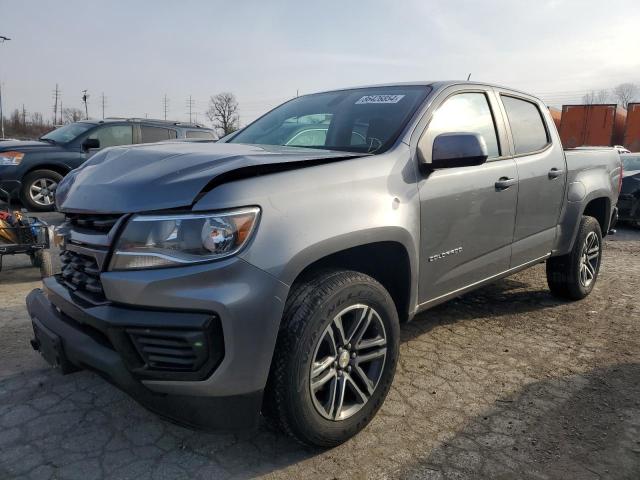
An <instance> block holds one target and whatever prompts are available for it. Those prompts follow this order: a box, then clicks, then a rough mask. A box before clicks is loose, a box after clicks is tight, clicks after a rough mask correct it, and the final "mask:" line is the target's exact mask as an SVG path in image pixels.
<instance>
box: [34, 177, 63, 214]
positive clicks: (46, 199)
mask: <svg viewBox="0 0 640 480" xmlns="http://www.w3.org/2000/svg"><path fill="white" fill-rule="evenodd" d="M57 187H58V182H56V181H55V180H52V179H50V178H38V179H36V180H34V181H33V183H31V185H29V196H30V197H31V200H32V201H33V202H34V203H36V204H37V205H41V206H43V207H49V206H51V205H53V203H54V201H55V196H54V194H55V191H56V188H57Z"/></svg>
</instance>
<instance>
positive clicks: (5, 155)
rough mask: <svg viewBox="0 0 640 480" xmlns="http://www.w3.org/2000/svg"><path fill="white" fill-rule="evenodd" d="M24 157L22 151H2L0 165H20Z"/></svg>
mask: <svg viewBox="0 0 640 480" xmlns="http://www.w3.org/2000/svg"><path fill="white" fill-rule="evenodd" d="M23 158H24V153H22V152H0V165H20V162H21V161H22V159H23Z"/></svg>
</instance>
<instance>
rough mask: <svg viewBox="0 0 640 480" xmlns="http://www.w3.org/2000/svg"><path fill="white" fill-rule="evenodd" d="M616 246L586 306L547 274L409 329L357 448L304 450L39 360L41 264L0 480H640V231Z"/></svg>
mask: <svg viewBox="0 0 640 480" xmlns="http://www.w3.org/2000/svg"><path fill="white" fill-rule="evenodd" d="M619 233H620V235H618V236H616V237H613V238H612V239H611V240H608V241H607V242H606V250H605V253H604V264H603V267H602V270H601V273H600V278H599V280H598V284H597V286H596V288H595V290H594V292H593V293H592V294H591V296H590V297H588V298H587V299H586V300H584V301H582V302H578V303H566V302H560V301H558V300H556V299H554V298H553V297H551V296H550V295H549V293H548V291H547V288H546V283H545V279H544V268H543V266H542V265H540V266H537V267H535V268H533V269H531V270H528V271H525V272H522V273H520V274H518V275H515V276H513V277H511V278H509V279H506V280H502V281H499V282H497V283H495V284H493V285H490V286H488V287H485V288H483V289H481V290H479V291H477V292H474V293H471V294H468V295H465V296H464V297H461V298H459V299H457V300H454V301H451V302H449V303H447V304H445V305H442V306H440V307H437V308H435V309H433V310H431V311H429V312H426V313H425V314H422V315H420V316H419V317H417V318H416V319H415V320H414V321H413V322H411V323H409V324H407V325H404V326H403V327H402V347H401V355H400V362H399V366H398V372H397V374H396V379H395V381H394V384H393V387H392V390H391V392H390V394H389V397H388V398H387V401H386V402H385V404H384V406H383V408H382V410H381V411H380V413H379V414H378V416H377V417H376V418H375V419H374V421H373V422H372V423H371V424H370V425H369V427H368V428H367V429H366V430H365V431H364V432H362V433H361V434H360V435H358V436H357V437H356V438H355V439H353V440H351V441H349V442H347V443H346V444H344V445H342V446H340V447H338V448H335V449H333V450H329V451H318V450H313V449H307V448H302V447H300V446H299V445H297V444H295V443H293V442H292V441H290V440H289V439H288V438H286V437H285V436H283V435H281V434H280V433H278V432H276V431H273V430H271V429H270V428H269V427H268V426H267V425H263V426H261V427H260V428H259V429H258V430H257V431H252V432H244V433H242V434H205V433H201V432H195V431H192V430H188V429H185V428H181V427H178V426H175V425H172V424H170V423H167V422H165V421H162V420H159V419H158V418H157V417H156V416H155V415H153V414H151V413H149V412H147V411H146V410H144V409H143V408H142V407H140V406H138V405H137V404H136V403H135V402H134V401H132V400H131V399H130V398H129V397H128V396H127V395H125V394H123V393H121V392H120V391H118V390H117V389H115V388H114V387H112V386H111V385H109V384H108V383H106V382H105V381H104V380H102V379H101V378H99V377H97V376H96V375H94V374H91V373H88V372H81V373H76V374H73V375H67V376H61V375H59V374H58V373H57V372H54V371H52V370H50V369H48V368H47V367H46V365H45V363H44V361H43V360H41V359H40V358H39V356H38V355H37V354H36V353H34V352H32V351H31V349H30V347H29V345H28V340H29V338H30V336H31V331H30V324H29V321H28V318H27V314H26V310H25V307H24V297H25V295H26V294H27V293H28V292H29V291H30V290H31V289H32V288H36V287H37V286H38V284H39V281H38V273H37V272H36V270H35V269H33V268H30V267H29V264H28V260H27V259H26V257H14V258H11V257H9V258H7V259H6V260H5V271H4V272H2V273H0V478H2V479H4V478H56V479H67V478H69V479H82V480H91V479H100V478H132V479H136V480H142V479H146V478H153V479H175V478H185V479H192V478H194V479H200V478H202V479H204V478H216V479H217V478H249V477H256V476H258V477H264V478H292V479H294V478H295V479H297V478H329V479H333V478H355V479H359V478H362V479H364V478H428V479H441V478H456V479H459V478H490V479H500V478H505V479H506V478H508V479H511V478H513V479H516V478H517V479H522V478H535V479H545V478H551V479H555V478H563V479H566V478H569V479H591V478H593V479H602V478H620V479H638V478H640V335H639V334H640V303H639V302H638V291H639V287H640V232H638V231H631V230H620V231H619Z"/></svg>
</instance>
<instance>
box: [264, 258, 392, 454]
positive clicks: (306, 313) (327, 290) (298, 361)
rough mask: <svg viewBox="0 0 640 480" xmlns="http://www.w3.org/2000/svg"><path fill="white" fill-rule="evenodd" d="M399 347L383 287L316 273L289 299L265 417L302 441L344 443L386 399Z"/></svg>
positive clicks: (345, 275)
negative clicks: (271, 419)
mask: <svg viewBox="0 0 640 480" xmlns="http://www.w3.org/2000/svg"><path fill="white" fill-rule="evenodd" d="M398 346H399V322H398V315H397V312H396V308H395V304H394V302H393V300H392V299H391V297H390V295H389V293H388V292H387V291H386V290H385V289H384V287H383V286H382V285H380V284H379V283H378V282H377V281H376V280H374V279H373V278H371V277H369V276H367V275H364V274H362V273H358V272H351V271H334V272H327V273H322V274H319V275H317V276H316V277H314V278H313V279H311V280H310V281H308V282H305V283H302V284H300V285H298V286H297V287H295V288H294V289H293V290H292V292H291V294H290V296H289V299H288V301H287V305H286V307H285V314H284V317H283V324H282V328H281V330H280V334H279V337H278V342H277V345H276V351H275V354H274V359H273V364H272V368H271V374H270V378H269V385H268V386H267V396H266V400H265V401H266V404H265V414H266V415H267V416H270V417H272V418H274V419H275V420H276V421H277V422H278V423H279V425H280V426H281V427H282V429H284V430H285V431H286V432H287V433H288V434H290V435H291V436H293V437H294V438H296V439H297V440H298V441H300V442H302V443H304V444H307V445H312V446H320V447H333V446H336V445H339V444H341V443H343V442H344V441H346V440H348V439H349V438H351V437H352V436H354V435H356V434H357V433H358V432H359V431H360V430H362V429H363V428H364V427H365V426H366V425H367V424H368V423H369V422H370V421H371V419H372V418H373V417H374V416H375V414H376V412H377V411H378V409H379V408H380V407H381V405H382V403H383V402H384V399H385V397H386V396H387V393H388V391H389V388H390V387H391V381H392V380H393V376H394V374H395V369H396V364H397V360H398Z"/></svg>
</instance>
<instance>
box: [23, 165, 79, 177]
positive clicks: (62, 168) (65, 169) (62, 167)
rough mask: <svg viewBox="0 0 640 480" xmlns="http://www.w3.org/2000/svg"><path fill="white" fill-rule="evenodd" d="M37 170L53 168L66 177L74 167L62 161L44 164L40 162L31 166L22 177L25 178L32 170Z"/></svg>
mask: <svg viewBox="0 0 640 480" xmlns="http://www.w3.org/2000/svg"><path fill="white" fill-rule="evenodd" d="M36 170H52V171H54V172H56V173H59V174H60V175H62V176H63V177H64V176H65V175H66V174H67V173H69V172H70V171H71V170H72V168H71V167H69V166H67V165H64V164H61V163H42V164H38V165H34V166H32V167H30V168H29V169H28V170H26V171H25V172H24V174H23V175H22V178H23V179H24V177H26V176H27V175H29V174H30V173H32V172H35V171H36Z"/></svg>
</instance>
